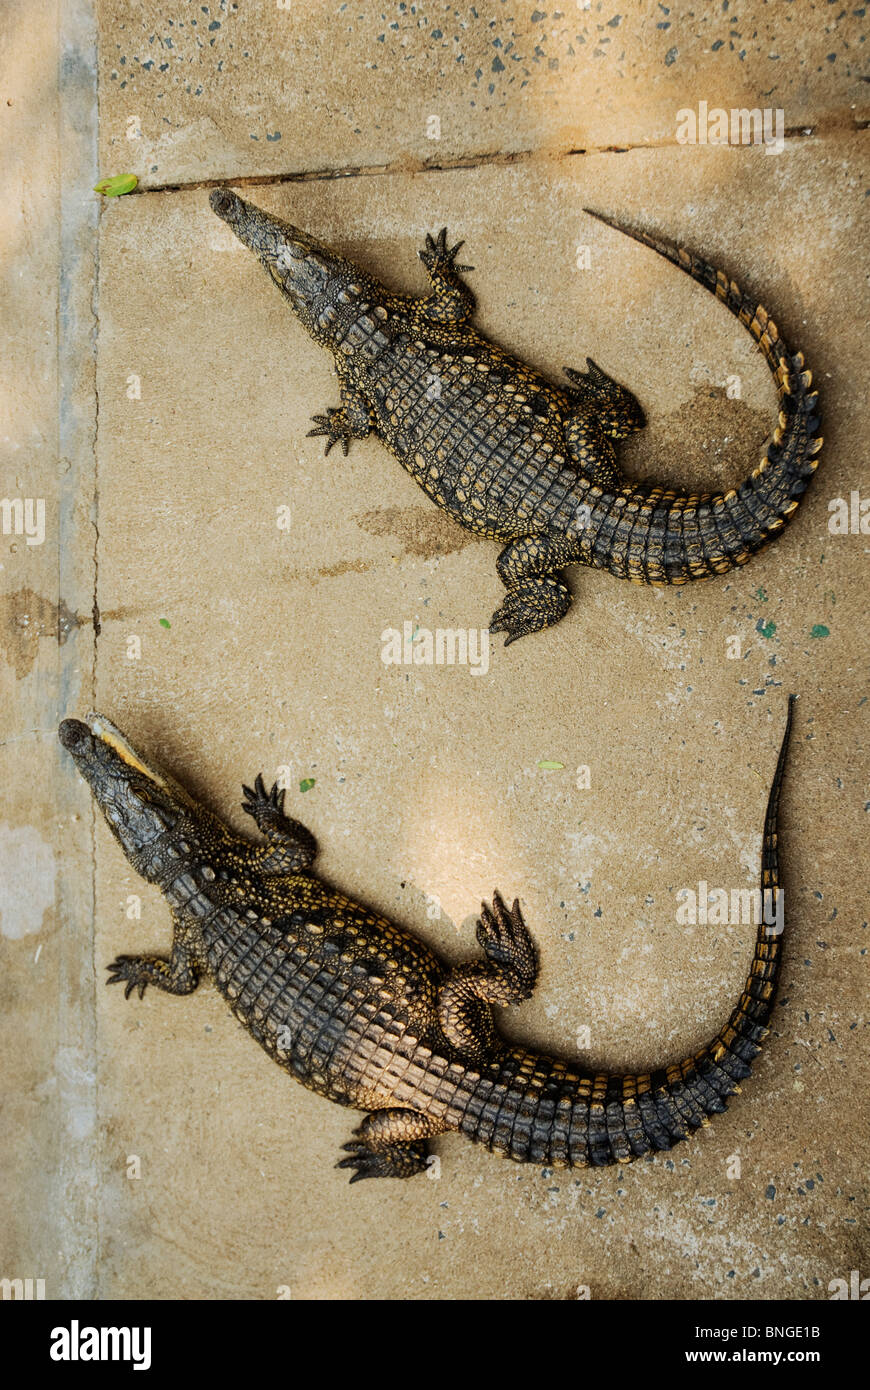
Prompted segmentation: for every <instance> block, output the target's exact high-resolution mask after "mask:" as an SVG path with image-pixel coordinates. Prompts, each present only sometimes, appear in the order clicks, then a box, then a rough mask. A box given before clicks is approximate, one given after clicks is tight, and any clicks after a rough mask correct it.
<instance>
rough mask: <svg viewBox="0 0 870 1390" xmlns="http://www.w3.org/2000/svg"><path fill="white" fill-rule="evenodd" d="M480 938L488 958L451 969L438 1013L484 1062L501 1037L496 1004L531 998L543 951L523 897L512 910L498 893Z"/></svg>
mask: <svg viewBox="0 0 870 1390" xmlns="http://www.w3.org/2000/svg"><path fill="white" fill-rule="evenodd" d="M477 939H478V941H479V943H480V945H481V946H482V947H483V952H484V955H485V956H486V961H485V962H482V961H473V962H471V963H470V964H469V965H459V966H457V967H456V968H455V969H454V970H452V971H451V972H450V974H449V975H448V977H447V979H446V981H445V982H444V984H443V985H442V987H441V992H440V994H439V998H438V1018H439V1022H440V1024H441V1030H442V1032H443V1033H444V1036H445V1037H446V1038H447V1039H448V1041H449V1042H451V1043H452V1044H453V1046H454V1047H456V1048H459V1049H460V1051H462V1052H464V1053H465V1054H466V1055H467V1056H470V1057H474V1058H475V1059H477V1060H480V1061H483V1060H485V1059H486V1058H487V1057H488V1055H489V1053H490V1051H491V1049H492V1047H493V1046H494V1045H495V1043H496V1041H497V1034H496V1029H495V1024H494V1022H493V1017H492V1009H491V1007H490V1005H492V1004H498V1005H500V1006H501V1007H502V1008H507V1007H508V1005H510V1004H521V1003H522V1002H523V1000H524V999H529V998H530V997H531V994H532V991H533V989H534V987H535V982H536V980H537V978H538V956H537V952H536V950H535V944H534V942H533V941H532V938H531V936H530V935H529V930H528V927H527V926H526V924H525V922H524V921H523V915H522V912H521V911H520V905H519V902H518V901H515V902H514V905H513V907H512V908H510V910H508V908H507V907H506V906H505V903H504V901H503V899H502V897H501V894H499V893H494V894H493V898H492V907H491V908H490V907H488V906H487V904H486V903H484V904H483V905H482V907H481V913H480V917H479V919H478V923H477Z"/></svg>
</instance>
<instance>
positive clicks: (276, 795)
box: [242, 772, 286, 832]
mask: <svg viewBox="0 0 870 1390" xmlns="http://www.w3.org/2000/svg"><path fill="white" fill-rule="evenodd" d="M242 791H243V792H244V795H245V799H244V801H243V802H242V810H243V811H245V812H247V814H248V815H249V816H253V818H254V820H255V821H256V823H257V825H258V826H259V828H260V830H262V831H264V832H265V831H266V830H282V829H283V827H284V824H285V820H286V817H285V815H284V788H283V787H279V786H278V783H277V782H276V783H275V784H274V786H273V787H272V790H271V791H270V792H267V791H266V783H265V782H264V781H263V774H262V773H261V772H258V773H257V776H256V778H255V780H254V785H253V787H244V786H243V787H242Z"/></svg>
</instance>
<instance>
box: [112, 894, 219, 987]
mask: <svg viewBox="0 0 870 1390" xmlns="http://www.w3.org/2000/svg"><path fill="white" fill-rule="evenodd" d="M172 924H173V927H174V929H175V935H174V936H173V939H172V955H171V956H170V958H169V960H167V959H166V957H165V956H116V957H115V959H114V960H113V961H112V964H111V965H109V966H107V967H106V969H107V970H110V971H111V972H112V973H111V974H110V975H109V978H108V980H107V981H106V984H107V985H119V984H124V985H125V988H124V998H125V999H129V998H130V995H131V994H132V993H133V990H134V989H138V991H139V998H140V999H141V998H142V997H143V995H144V994H145V990H146V989H147V987H148V985H156V986H157V988H158V989H162V990H165V991H166V993H167V994H192V993H193V991H194V990H195V989H196V987H197V985H198V984H199V977H200V965H199V960H198V958H197V956H196V954H195V952H194V951H193V949H192V948H191V946H190V944H189V943H188V941H187V938H186V931H185V927H184V925H183V923H182V922H181V919H180V918H179V917H178V916H177V915H176V914H175V913H173V914H172Z"/></svg>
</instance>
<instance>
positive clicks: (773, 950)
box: [460, 695, 795, 1167]
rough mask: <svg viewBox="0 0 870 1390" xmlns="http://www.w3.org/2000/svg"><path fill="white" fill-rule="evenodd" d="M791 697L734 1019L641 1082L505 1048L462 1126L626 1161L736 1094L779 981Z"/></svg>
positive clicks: (664, 1144)
mask: <svg viewBox="0 0 870 1390" xmlns="http://www.w3.org/2000/svg"><path fill="white" fill-rule="evenodd" d="M794 701H795V696H794V695H791V696H790V697H789V703H788V719H787V721H786V726H785V733H784V735H783V740H782V746H781V748H780V753H779V760H778V762H777V765H776V772H775V773H774V777H773V783H772V785H771V789H770V796H769V798H768V802H767V813H766V816H765V821H764V837H763V843H762V853H761V898H762V911H761V913H760V914H759V915H760V919H761V920H760V924H759V928H758V936H757V939H756V943H755V955H754V957H753V961H752V965H751V967H750V970H749V975H748V977H747V980H746V984H745V985H744V987H743V993H742V994H741V995H740V998H739V1000H738V1002H737V1005H736V1007H735V1009H734V1010H733V1012H732V1014H731V1017H730V1018H729V1020H728V1022H727V1023H726V1024H725V1027H724V1028H722V1029H721V1030H720V1031H719V1032H718V1033H717V1034H716V1036H715V1038H714V1039H713V1040H712V1042H710V1043H708V1044H707V1046H706V1047H704V1048H702V1049H701V1051H700V1052H698V1053H696V1054H695V1055H694V1056H693V1057H687V1058H686V1059H685V1060H684V1061H682V1062H679V1063H677V1064H676V1065H674V1066H670V1067H668V1068H666V1069H665V1070H663V1071H658V1072H654V1073H652V1074H647V1075H644V1076H608V1075H607V1074H605V1073H595V1072H588V1071H585V1070H583V1069H582V1068H579V1067H572V1066H570V1065H568V1064H567V1063H564V1062H561V1061H558V1060H557V1059H555V1058H553V1057H547V1056H542V1055H541V1054H539V1053H534V1052H528V1051H526V1050H525V1049H523V1048H516V1047H509V1048H507V1049H506V1050H505V1053H504V1054H503V1055H502V1056H501V1058H500V1059H499V1062H498V1064H497V1068H496V1067H494V1068H492V1069H490V1070H488V1071H485V1072H484V1073H483V1075H481V1076H480V1077H479V1078H478V1079H477V1082H476V1084H475V1086H474V1088H473V1091H472V1094H471V1095H470V1096H469V1097H468V1098H467V1100H466V1109H465V1115H464V1119H463V1122H462V1124H461V1125H460V1128H461V1130H462V1132H463V1133H464V1134H466V1135H467V1136H468V1137H469V1138H471V1139H475V1140H477V1141H478V1142H480V1143H484V1144H486V1145H487V1146H488V1147H489V1148H490V1149H493V1150H495V1151H497V1152H499V1153H502V1154H505V1155H506V1156H507V1157H509V1158H513V1159H516V1160H517V1161H519V1162H531V1163H541V1164H548V1165H552V1166H554V1167H566V1166H567V1167H589V1166H594V1167H598V1166H600V1165H603V1164H608V1163H629V1162H631V1160H632V1159H635V1158H639V1157H641V1156H642V1155H643V1154H646V1153H650V1152H652V1151H653V1150H656V1149H671V1148H673V1146H674V1145H675V1144H677V1143H679V1141H680V1140H681V1139H686V1138H688V1136H689V1134H690V1133H691V1131H692V1130H695V1129H698V1128H699V1127H700V1126H701V1125H704V1124H707V1123H708V1117H709V1116H710V1115H713V1114H717V1113H719V1112H720V1111H722V1110H724V1109H725V1108H726V1105H727V1101H728V1097H729V1096H731V1095H733V1094H734V1092H735V1091H739V1089H740V1086H739V1083H740V1082H741V1081H742V1080H744V1079H745V1078H746V1077H747V1076H749V1074H750V1071H751V1063H752V1061H753V1060H754V1058H755V1057H756V1056H757V1055H758V1053H759V1052H760V1051H761V1044H762V1042H763V1040H764V1039H765V1038H766V1037H767V1034H768V1032H769V1031H770V1030H769V1027H768V1022H769V1019H770V1015H771V1011H772V1009H773V1002H774V997H775V994H776V986H777V981H778V976H779V967H780V955H781V950H782V939H781V938H782V930H783V890H782V887H781V884H780V877H779V855H778V843H777V812H778V808H779V794H780V788H781V786H782V778H783V772H784V770H785V762H786V756H787V753H788V744H789V735H790V733H791V724H792V709H793V705H794Z"/></svg>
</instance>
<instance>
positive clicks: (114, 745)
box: [88, 714, 166, 787]
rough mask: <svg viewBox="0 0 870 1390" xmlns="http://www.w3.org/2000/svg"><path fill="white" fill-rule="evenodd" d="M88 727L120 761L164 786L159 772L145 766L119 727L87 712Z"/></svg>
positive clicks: (100, 716)
mask: <svg viewBox="0 0 870 1390" xmlns="http://www.w3.org/2000/svg"><path fill="white" fill-rule="evenodd" d="M88 728H89V729H90V731H91V733H92V734H93V735H94V737H95V738H98V739H99V740H100V742H101V743H105V744H106V746H107V747H108V748H111V749H112V752H113V753H117V755H118V757H119V758H120V759H121V762H122V763H124V764H126V766H127V767H132V768H134V769H135V770H136V772H142V773H144V774H145V776H146V777H148V778H150V779H151V781H152V782H156V783H157V785H158V786H160V787H166V783H165V782H164V780H163V778H162V777H161V776H160V774H159V773H158V772H155V771H154V769H153V768H151V767H146V766H145V764H144V763H143V762H142V760H141V758H139V756H138V754H137V753H136V752H134V750H133V749H132V748H131V747H130V744H129V743H128V742H127V740H126V739H125V738H124V735H123V734H122V733H121V731H120V729H116V728H115V726H114V724H113V723H112V722H111V720H109V719H106V718H104V716H103V715H101V714H89V715H88Z"/></svg>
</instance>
